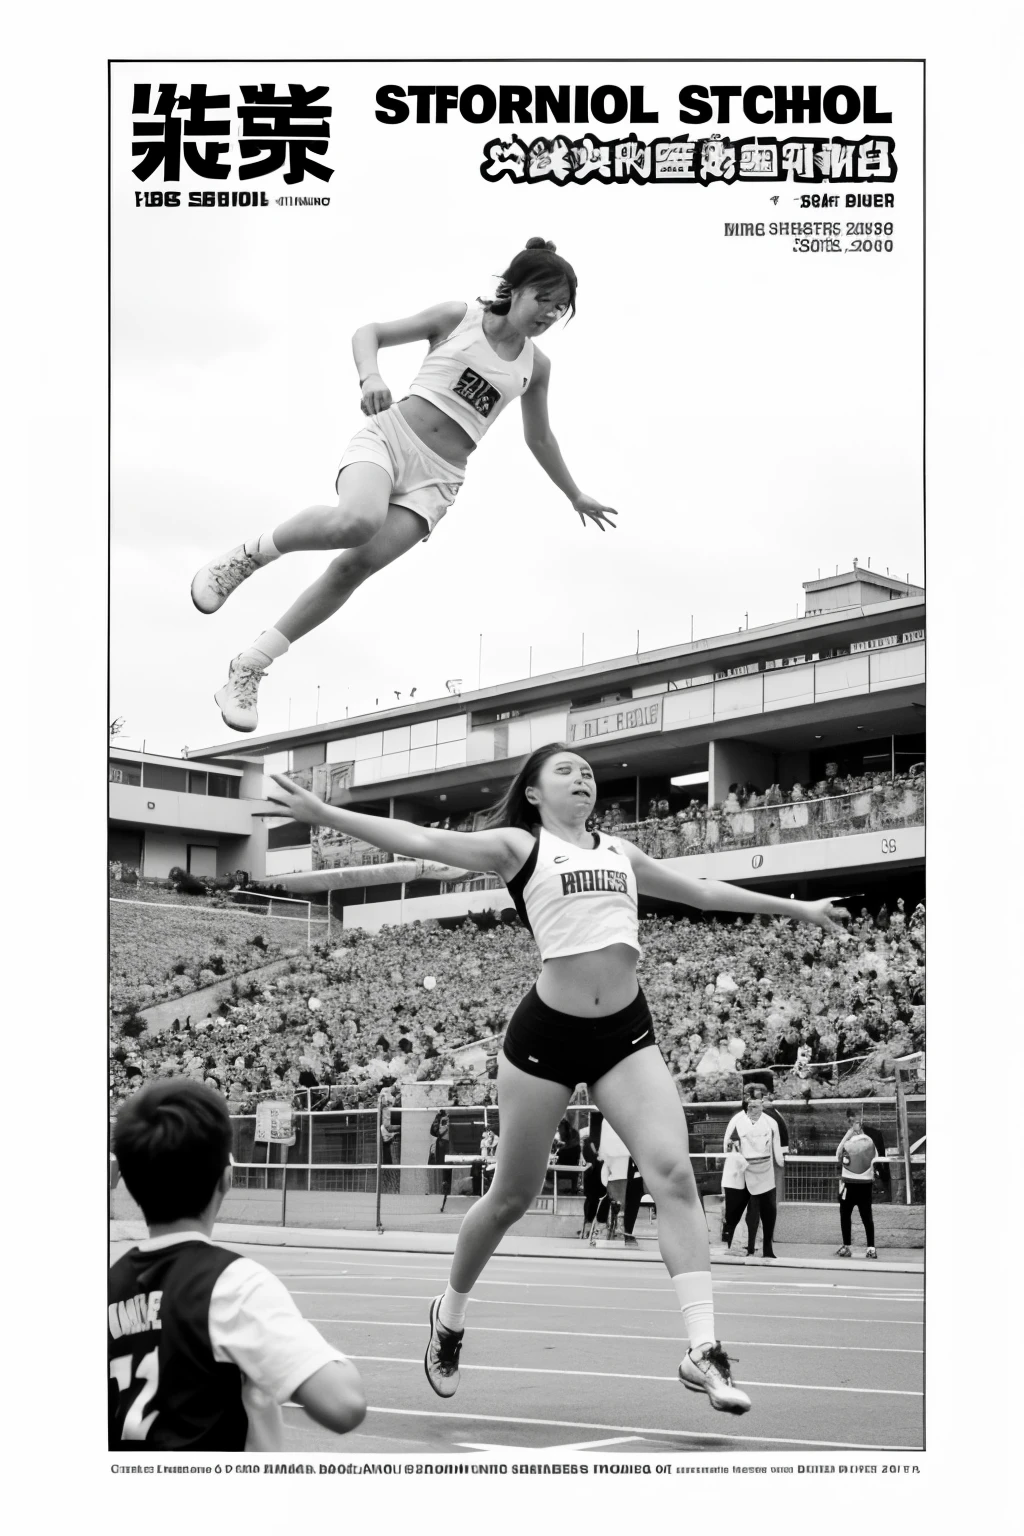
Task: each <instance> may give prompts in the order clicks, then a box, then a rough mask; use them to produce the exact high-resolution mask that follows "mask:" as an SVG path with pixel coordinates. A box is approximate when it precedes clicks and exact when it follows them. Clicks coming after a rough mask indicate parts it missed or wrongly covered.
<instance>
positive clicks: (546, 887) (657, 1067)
mask: <svg viewBox="0 0 1024 1536" xmlns="http://www.w3.org/2000/svg"><path fill="white" fill-rule="evenodd" d="M273 778H274V781H275V783H276V784H277V785H278V786H279V789H278V791H277V792H276V793H275V794H274V795H273V796H272V797H271V800H272V808H271V809H268V810H267V811H265V812H263V813H261V814H264V815H282V814H283V815H286V816H291V817H294V818H295V819H296V820H298V821H304V822H308V823H310V824H311V825H314V826H315V825H321V826H328V827H336V828H338V830H339V831H341V832H344V833H347V834H348V835H349V836H351V837H359V838H365V839H366V841H368V842H370V843H374V844H375V845H376V846H377V847H378V848H381V849H384V850H385V851H386V852H389V853H394V854H403V855H405V856H407V857H409V858H414V859H437V860H440V861H442V862H443V863H445V864H453V865H456V866H457V867H459V868H460V869H470V870H477V871H481V872H487V873H493V874H496V875H498V876H499V877H500V878H501V879H502V880H504V881H505V883H506V885H507V886H508V888H509V891H510V892H511V893H512V895H513V898H514V899H515V900H516V903H517V905H518V906H519V909H520V911H521V912H522V914H523V915H524V917H525V918H526V919H527V921H528V922H529V923H530V925H531V926H532V927H533V928H534V930H535V932H536V936H537V939H538V942H539V943H540V945H541V952H542V956H543V963H542V965H541V971H540V976H539V977H538V979H537V983H536V985H535V987H534V988H532V989H531V991H530V992H529V993H528V994H527V996H526V998H524V1000H523V1001H522V1002H521V1003H520V1005H519V1007H518V1008H517V1009H516V1011H515V1014H514V1016H513V1018H512V1021H511V1023H510V1024H509V1026H508V1029H507V1030H506V1032H505V1043H504V1047H503V1054H502V1056H501V1058H499V1063H498V1108H499V1113H500V1116H501V1136H500V1139H499V1142H498V1156H497V1165H496V1168H495V1174H494V1181H493V1183H492V1184H491V1187H490V1189H489V1190H488V1191H487V1194H486V1195H484V1196H483V1198H482V1199H480V1200H478V1201H477V1203H476V1204H475V1205H474V1206H473V1207H472V1209H471V1210H470V1211H469V1213H468V1215H467V1216H466V1217H465V1219H464V1221H463V1223H462V1227H461V1229H460V1231H459V1237H458V1242H457V1244H456V1248H455V1257H454V1260H453V1263H452V1270H451V1278H450V1281H449V1284H448V1288H447V1289H446V1291H445V1293H444V1295H443V1297H439V1298H438V1299H437V1300H436V1301H435V1302H434V1303H433V1305H432V1306H431V1309H430V1342H429V1344H428V1346H427V1352H426V1357H425V1361H424V1365H425V1369H426V1373H427V1378H428V1380H429V1381H430V1384H431V1386H432V1387H433V1388H434V1390H435V1392H437V1393H438V1394H439V1395H440V1396H442V1397H450V1396H451V1395H452V1394H453V1393H454V1391H455V1389H456V1387H457V1386H458V1380H459V1370H458V1359H459V1351H460V1349H461V1345H462V1334H463V1323H464V1320H465V1311H466V1303H467V1300H468V1296H469V1292H470V1291H471V1290H472V1287H473V1286H474V1285H475V1283H476V1281H477V1279H478V1278H479V1276H480V1273H481V1271H482V1270H483V1268H484V1265H485V1264H486V1263H487V1261H488V1259H489V1258H490V1256H491V1254H492V1253H493V1252H494V1250H495V1248H496V1247H497V1245H498V1243H499V1242H500V1240H501V1238H502V1237H503V1235H504V1234H505V1232H507V1230H508V1229H509V1227H510V1226H512V1224H513V1223H514V1222H516V1221H518V1220H519V1219H520V1217H521V1216H523V1215H524V1214H525V1212H526V1211H527V1210H528V1209H529V1207H530V1205H531V1203H532V1202H533V1200H534V1198H535V1197H536V1195H537V1192H538V1190H539V1189H540V1187H541V1184H542V1182H543V1179H544V1175H545V1172H546V1169H547V1160H548V1153H549V1150H550V1147H551V1141H552V1137H553V1136H554V1133H555V1129H556V1127H557V1125H558V1122H559V1121H560V1120H561V1118H562V1116H563V1115H564V1114H565V1111H566V1107H567V1105H568V1103H569V1100H570V1098H571V1097H572V1094H573V1091H574V1089H575V1087H576V1084H577V1083H580V1082H585V1083H587V1084H588V1086H589V1089H590V1094H591V1099H592V1102H593V1103H595V1104H596V1105H597V1107H598V1108H599V1109H600V1110H602V1111H603V1113H604V1115H605V1117H606V1118H607V1119H608V1120H609V1121H610V1122H611V1124H612V1125H613V1126H614V1127H615V1129H616V1131H617V1132H618V1134H619V1135H620V1136H621V1137H622V1139H623V1140H624V1141H625V1143H626V1145H627V1146H628V1147H629V1150H630V1153H631V1154H632V1157H633V1160H634V1161H635V1162H636V1164H637V1166H638V1167H639V1169H640V1173H641V1176H642V1177H643V1181H644V1183H645V1185H646V1186H647V1190H648V1192H649V1194H650V1195H651V1196H652V1198H653V1199H654V1202H655V1205H656V1206H657V1210H658V1242H659V1246H660V1248H661V1254H662V1258H663V1259H664V1261H665V1264H666V1265H667V1267H668V1272H669V1274H670V1275H671V1277H672V1283H673V1286H674V1287H675V1290H676V1293H677V1295H678V1298H679V1303H680V1307H681V1309H682V1312H683V1319H684V1324H685V1327H686V1331H687V1333H688V1335H689V1342H690V1349H689V1351H688V1353H687V1354H686V1356H685V1357H684V1359H683V1361H682V1363H681V1365H680V1367H679V1374H680V1378H681V1380H682V1382H683V1385H684V1386H686V1387H688V1388H689V1389H690V1390H692V1391H695V1392H706V1393H707V1395H708V1397H709V1398H710V1400H711V1402H712V1405H713V1406H714V1407H715V1408H719V1409H721V1410H723V1411H725V1412H730V1413H745V1412H746V1410H747V1409H748V1408H749V1407H750V1399H749V1398H748V1397H747V1395H746V1394H745V1393H744V1392H741V1391H740V1390H739V1388H737V1387H735V1386H734V1385H733V1383H732V1380H731V1376H730V1372H729V1361H728V1357H727V1356H726V1355H725V1353H724V1351H723V1350H722V1348H721V1346H720V1345H719V1344H718V1343H717V1342H716V1340H715V1327H714V1310H713V1306H712V1300H711V1269H710V1260H709V1258H708V1234H707V1226H706V1224H705V1220H704V1212H703V1209H702V1207H701V1203H700V1198H699V1196H698V1194H697V1188H696V1184H695V1182H694V1177H693V1173H692V1171H691V1168H690V1157H689V1150H688V1140H687V1128H686V1116H685V1114H684V1112H683V1107H682V1105H681V1104H680V1102H679V1095H678V1093H677V1091H676V1086H675V1083H674V1082H673V1081H672V1078H671V1076H670V1075H669V1071H668V1068H667V1066H666V1065H665V1062H664V1060H663V1059H662V1055H661V1052H660V1051H659V1050H658V1049H657V1042H656V1040H655V1037H654V1027H653V1024H652V1022H651V1015H650V1012H649V1010H648V1008H647V1004H646V1002H645V1001H644V998H643V994H642V993H641V992H640V990H639V987H638V985H637V976H636V967H637V961H638V959H639V945H638V942H637V896H638V894H639V895H645V896H652V897H660V898H661V899H663V900H666V901H677V902H683V903H685V904H687V905H688V906H691V907H698V908H703V909H706V910H718V911H723V912H750V913H758V912H761V913H768V914H772V915H775V916H782V917H791V918H795V919H796V920H797V921H800V922H806V923H814V924H816V925H817V926H818V927H819V928H823V929H825V930H826V931H827V932H830V933H839V934H842V930H841V929H840V928H839V927H838V924H837V922H836V918H837V917H840V916H845V915H846V914H845V913H843V912H842V911H841V909H837V908H834V907H833V906H832V903H831V902H829V901H815V902H806V901H786V900H783V899H782V898H781V897H778V896H767V895H762V894H761V893H760V892H757V891H746V890H743V889H742V888H740V887H739V886H733V885H727V884H725V883H724V882H722V881H719V880H696V879H694V878H693V877H692V876H690V875H684V874H680V873H678V872H677V871H675V870H671V869H668V868H667V867H666V866H665V864H663V863H660V862H659V861H658V860H656V859H652V858H649V857H648V856H647V854H645V853H641V851H640V850H639V849H638V848H634V847H633V846H632V844H630V843H627V842H625V841H623V840H622V839H621V838H618V837H616V836H614V835H613V836H611V837H604V836H597V838H596V841H595V834H593V833H589V832H588V831H587V830H586V824H587V820H588V818H589V817H590V815H591V813H592V811H593V809H594V802H595V786H594V775H593V772H592V770H591V768H590V766H589V764H588V763H587V762H586V761H585V760H584V759H583V758H582V757H580V756H579V755H578V754H577V753H575V752H572V751H570V750H569V749H568V748H567V747H565V746H562V745H560V744H554V745H551V746H546V747H541V748H540V749H539V750H538V751H536V752H534V753H533V755H532V757H530V758H528V759H527V761H526V763H525V765H524V766H523V768H522V769H521V770H520V772H519V773H518V774H517V775H516V777H515V779H514V780H513V782H512V784H511V786H510V788H509V790H508V792H507V794H506V795H505V797H504V799H503V800H502V803H501V805H500V806H498V807H496V809H495V812H494V816H493V819H492V825H491V827H490V828H489V829H488V830H486V831H482V832H445V831H440V830H438V829H436V828H432V827H418V826H414V825H412V824H411V823H410V822H406V821H398V820H383V819H382V818H380V817H377V816H366V815H361V814H359V813H357V812H354V811H343V810H337V809H335V808H334V807H332V806H327V805H325V804H324V803H323V801H321V800H319V799H317V797H316V796H315V795H311V794H310V793H309V792H308V791H306V790H303V789H299V788H298V787H297V786H296V785H294V784H293V783H292V782H291V781H290V780H289V779H287V778H282V777H280V776H279V775H277V774H274V775H273ZM559 908H562V909H563V911H562V912H559V910H558V909H559ZM588 914H592V915H593V923H591V922H590V921H589V918H588ZM843 937H845V935H843Z"/></svg>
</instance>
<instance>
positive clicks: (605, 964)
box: [537, 944, 637, 1019]
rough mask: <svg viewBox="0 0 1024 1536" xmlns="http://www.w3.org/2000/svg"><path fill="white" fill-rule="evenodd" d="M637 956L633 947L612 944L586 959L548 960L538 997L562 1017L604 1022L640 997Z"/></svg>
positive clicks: (580, 956) (544, 966) (544, 967)
mask: <svg viewBox="0 0 1024 1536" xmlns="http://www.w3.org/2000/svg"><path fill="white" fill-rule="evenodd" d="M636 962H637V953H636V950H635V949H633V948H632V946H631V945H629V944H609V945H608V947H607V949H592V950H588V951H587V953H586V954H582V955H560V956H558V957H557V958H556V959H554V960H545V961H544V964H543V966H542V967H541V973H540V976H539V977H538V979H537V996H538V997H539V998H540V1000H541V1002H542V1003H547V1005H548V1007H549V1008H554V1009H555V1010H556V1011H557V1012H558V1013H571V1014H575V1015H576V1016H577V1018H582V1019H601V1018H605V1017H607V1015H608V1014H610V1013H619V1012H620V1011H621V1010H622V1009H623V1008H628V1007H629V1005H630V1003H631V1002H632V1001H633V999H634V998H635V997H636V994H637V979H636Z"/></svg>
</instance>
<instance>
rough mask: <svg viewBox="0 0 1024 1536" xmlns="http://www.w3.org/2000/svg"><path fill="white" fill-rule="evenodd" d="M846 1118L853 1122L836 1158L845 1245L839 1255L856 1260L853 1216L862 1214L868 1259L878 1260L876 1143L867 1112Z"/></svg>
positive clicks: (857, 1111)
mask: <svg viewBox="0 0 1024 1536" xmlns="http://www.w3.org/2000/svg"><path fill="white" fill-rule="evenodd" d="M846 1118H847V1120H848V1121H849V1129H848V1130H847V1132H846V1135H845V1136H844V1137H843V1139H842V1141H841V1142H840V1143H839V1145H838V1147H837V1148H836V1158H837V1160H838V1162H839V1168H840V1174H841V1176H840V1180H839V1227H840V1231H841V1232H842V1237H843V1243H842V1247H841V1248H837V1249H836V1255H837V1257H838V1258H840V1259H849V1258H852V1256H853V1250H852V1249H851V1247H850V1241H851V1239H852V1237H853V1213H854V1210H858V1211H859V1212H860V1219H861V1221H862V1222H863V1223H864V1236H865V1237H866V1238H867V1244H868V1246H867V1252H866V1253H865V1255H864V1257H865V1258H866V1259H877V1258H878V1250H877V1249H876V1248H875V1219H874V1215H873V1213H872V1210H871V1193H872V1186H873V1184H874V1180H875V1143H874V1142H873V1141H872V1139H871V1137H870V1136H869V1135H867V1133H866V1132H865V1130H864V1121H863V1112H862V1111H861V1110H860V1109H848V1110H847V1111H846Z"/></svg>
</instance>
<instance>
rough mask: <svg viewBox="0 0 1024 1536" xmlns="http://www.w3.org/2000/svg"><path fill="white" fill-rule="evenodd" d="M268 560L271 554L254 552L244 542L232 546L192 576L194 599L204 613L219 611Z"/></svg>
mask: <svg viewBox="0 0 1024 1536" xmlns="http://www.w3.org/2000/svg"><path fill="white" fill-rule="evenodd" d="M267 563H268V560H267V557H266V556H263V557H262V558H261V557H260V555H259V554H258V553H255V554H254V553H252V552H251V551H250V550H248V549H247V548H246V546H245V545H244V544H239V546H238V548H237V549H229V550H228V552H227V554H226V555H221V557H220V559H219V560H211V561H210V563H209V565H204V566H203V568H202V570H199V571H197V572H196V574H195V575H194V576H193V578H192V601H193V602H194V603H195V605H196V607H197V608H198V609H199V612H200V613H216V612H217V609H218V608H220V607H222V606H223V604H224V603H226V602H227V600H228V598H229V597H230V596H231V594H232V592H233V591H234V590H235V588H236V587H240V586H241V585H242V582H243V581H245V580H246V579H247V578H248V577H249V576H251V575H252V573H253V571H258V570H259V568H260V566H261V565H266V564H267Z"/></svg>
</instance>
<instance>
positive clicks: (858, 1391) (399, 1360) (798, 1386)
mask: <svg viewBox="0 0 1024 1536" xmlns="http://www.w3.org/2000/svg"><path fill="white" fill-rule="evenodd" d="M348 1358H349V1359H350V1360H355V1361H357V1362H358V1363H359V1364H363V1365H416V1366H421V1367H422V1365H423V1360H422V1357H420V1356H416V1357H415V1358H413V1359H411V1360H409V1359H405V1358H403V1357H402V1356H401V1355H349V1356H348ZM460 1370H463V1371H486V1372H488V1373H489V1374H490V1375H498V1376H588V1377H596V1378H597V1379H598V1380H600V1381H660V1382H662V1383H666V1384H668V1385H670V1386H678V1385H679V1378H678V1376H645V1375H641V1374H640V1373H639V1372H633V1371H569V1370H564V1369H563V1370H556V1369H553V1368H552V1367H548V1366H533V1365H461V1364H460ZM735 1380H736V1385H737V1386H738V1387H766V1388H772V1389H774V1390H778V1391H785V1392H846V1393H853V1394H855V1395H856V1396H858V1397H924V1393H923V1392H916V1391H915V1392H911V1391H907V1390H904V1389H900V1388H895V1387H833V1386H829V1385H824V1384H823V1385H821V1386H819V1385H816V1384H809V1383H807V1384H805V1383H804V1382H800V1381H750V1380H747V1379H745V1380H742V1381H741V1380H740V1379H739V1377H737V1378H735Z"/></svg>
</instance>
